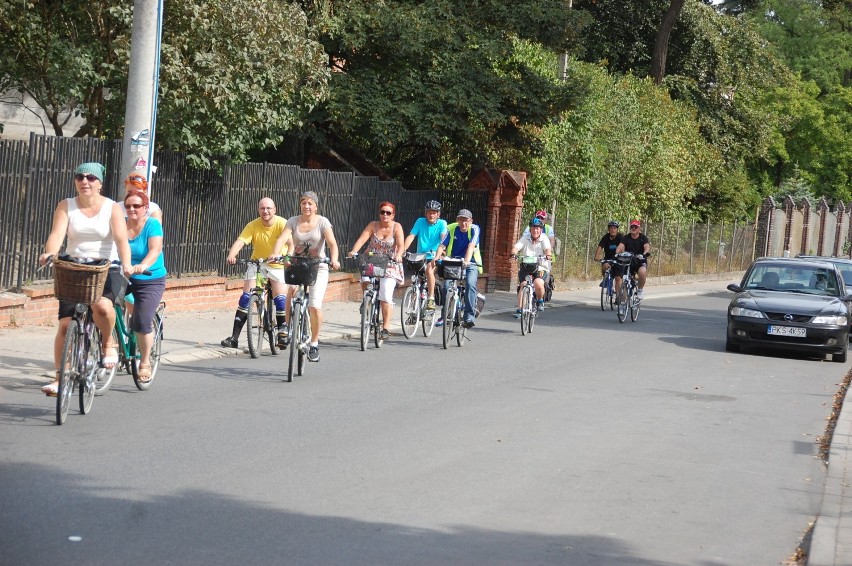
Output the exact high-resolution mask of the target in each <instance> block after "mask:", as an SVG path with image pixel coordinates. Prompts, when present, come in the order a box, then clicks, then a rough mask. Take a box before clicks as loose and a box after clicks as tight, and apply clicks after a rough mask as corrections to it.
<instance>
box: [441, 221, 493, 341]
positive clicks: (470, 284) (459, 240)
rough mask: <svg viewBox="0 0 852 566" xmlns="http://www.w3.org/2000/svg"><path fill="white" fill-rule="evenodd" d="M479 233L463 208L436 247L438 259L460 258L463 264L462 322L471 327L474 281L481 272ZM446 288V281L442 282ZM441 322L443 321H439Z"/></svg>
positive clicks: (474, 316)
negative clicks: (439, 244)
mask: <svg viewBox="0 0 852 566" xmlns="http://www.w3.org/2000/svg"><path fill="white" fill-rule="evenodd" d="M479 233H480V229H479V226H478V225H477V224H474V223H473V214H471V212H470V211H469V210H467V209H466V208H463V209H461V210H460V211H459V213H458V214H457V215H456V221H455V222H453V223H452V224H449V225H447V235H446V236H444V240H443V241H442V242H441V246H440V247H439V248H438V255H437V256H436V257H437V258H438V259H440V258H442V257H444V256H446V257H455V258H461V259H463V260H464V265H465V278H464V286H465V297H464V320H463V321H462V324H463V325H464V326H465V327H467V328H471V327H473V325H474V324H475V323H474V319H475V318H476V315H475V313H474V307H475V306H476V293H477V289H476V282H477V280H478V279H479V274H480V273H482V255H481V254H480V251H479ZM444 288H445V289H446V283H444ZM439 322H440V323H443V321H439Z"/></svg>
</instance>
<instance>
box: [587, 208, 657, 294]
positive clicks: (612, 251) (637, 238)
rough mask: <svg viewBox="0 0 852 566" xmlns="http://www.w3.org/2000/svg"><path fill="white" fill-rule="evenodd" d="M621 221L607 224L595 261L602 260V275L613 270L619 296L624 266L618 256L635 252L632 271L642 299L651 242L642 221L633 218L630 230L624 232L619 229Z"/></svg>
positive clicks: (632, 259) (616, 291)
mask: <svg viewBox="0 0 852 566" xmlns="http://www.w3.org/2000/svg"><path fill="white" fill-rule="evenodd" d="M618 228H619V223H618V222H616V221H615V220H610V222H609V224H608V225H607V233H606V234H604V235H603V237H602V238H601V240H600V242H599V243H598V248H597V250H595V261H601V260H603V261H602V263H601V275H604V274H605V273H606V271H609V270H612V271H611V274H612V275H613V277H614V280H615V296H616V297H618V296H619V291H620V290H621V282H622V279H623V277H624V268H623V267H622V266H621V265H619V264H618V262H617V261H616V256H617V255H618V254H620V253H622V252H630V253H632V254H633V257H632V258H631V264H630V271H631V273H635V274H636V276H637V279H638V281H639V289H638V292H637V296H638V298H639V300H640V301H641V300H642V298H643V297H644V288H645V281H646V280H647V277H648V254H649V253H650V252H651V242H650V240H648V237H647V236H646V235H645V234H643V233H642V223H641V222H640V221H639V220H631V221H630V225H629V231H628V233H627V234H622V233H621V232H619V231H618Z"/></svg>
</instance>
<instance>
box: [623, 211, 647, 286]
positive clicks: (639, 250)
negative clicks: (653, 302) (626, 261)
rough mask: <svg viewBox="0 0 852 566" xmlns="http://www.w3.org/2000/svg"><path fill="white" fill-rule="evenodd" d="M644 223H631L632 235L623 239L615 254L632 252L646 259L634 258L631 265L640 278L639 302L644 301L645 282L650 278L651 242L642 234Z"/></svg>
mask: <svg viewBox="0 0 852 566" xmlns="http://www.w3.org/2000/svg"><path fill="white" fill-rule="evenodd" d="M641 228H642V223H641V222H639V221H638V220H631V221H630V233H628V234H627V235H626V236H624V237H623V238H621V243H620V244H619V245H618V248H617V249H616V252H615V253H621V252H632V253H633V254H637V255H638V254H642V255H643V256H644V257H643V258H642V259H639V258H638V257H634V258H633V263H632V264H631V265H630V271H632V272H633V273H636V274H637V275H638V277H639V294H638V297H639V300H640V301H641V300H642V296H643V294H644V293H643V289H644V288H645V280H646V279H647V277H648V266H647V263H648V260H647V256H648V254H649V253H651V241H650V240H648V236H646V235H645V234H643V233H642V232H641Z"/></svg>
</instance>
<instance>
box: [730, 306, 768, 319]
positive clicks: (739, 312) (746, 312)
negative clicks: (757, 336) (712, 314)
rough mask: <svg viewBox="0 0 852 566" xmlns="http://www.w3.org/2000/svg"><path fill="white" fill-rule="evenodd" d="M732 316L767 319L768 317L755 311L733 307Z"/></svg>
mask: <svg viewBox="0 0 852 566" xmlns="http://www.w3.org/2000/svg"><path fill="white" fill-rule="evenodd" d="M731 316H745V317H748V318H766V316H765V315H764V314H763V313H762V312H760V311H757V310H754V309H745V308H743V307H731Z"/></svg>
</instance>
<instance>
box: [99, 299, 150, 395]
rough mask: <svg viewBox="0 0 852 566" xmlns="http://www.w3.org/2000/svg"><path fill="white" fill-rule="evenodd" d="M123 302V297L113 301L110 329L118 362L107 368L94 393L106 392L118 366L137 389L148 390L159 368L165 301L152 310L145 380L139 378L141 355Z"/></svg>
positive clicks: (101, 393)
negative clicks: (128, 375) (106, 373)
mask: <svg viewBox="0 0 852 566" xmlns="http://www.w3.org/2000/svg"><path fill="white" fill-rule="evenodd" d="M124 303H125V301H124V299H119V300H116V302H115V327H114V328H113V330H112V336H113V341H114V342H115V343H116V344H118V347H117V350H118V363H117V364H116V365H115V366H114V367H113V368H112V370H107V372H108V373H109V376H108V378H105V379H104V381H103V383H102V384H99V388H98V389H96V390H95V394H96V395H103V394H104V393H106V392H107V390H108V389H109V387H110V384H111V383H112V378H113V377H114V376H115V373H116V370H117V369H118V367H119V366H121V367H122V368H124V371H125V372H127V373H128V374H130V375H131V376H133V383H134V384H135V385H136V388H137V389H138V390H139V391H148V389H150V388H151V385H152V384H153V383H154V378H155V377H156V376H157V370H158V369H159V368H160V358H161V357H162V355H163V321H164V319H165V317H166V303H164V302H161V303H160V304H159V305H157V310H156V311H155V312H154V322H153V325H154V330H153V333H154V342H153V343H152V344H151V377H150V378H148V380H147V381H142V380H140V379H139V360H140V359H141V358H142V355H141V352H139V351H138V348H139V346H138V343H137V342H136V332H134V331H133V330H131V329H130V318H129V316H128V315H127V314H126V305H125V304H124Z"/></svg>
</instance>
